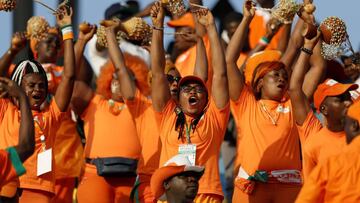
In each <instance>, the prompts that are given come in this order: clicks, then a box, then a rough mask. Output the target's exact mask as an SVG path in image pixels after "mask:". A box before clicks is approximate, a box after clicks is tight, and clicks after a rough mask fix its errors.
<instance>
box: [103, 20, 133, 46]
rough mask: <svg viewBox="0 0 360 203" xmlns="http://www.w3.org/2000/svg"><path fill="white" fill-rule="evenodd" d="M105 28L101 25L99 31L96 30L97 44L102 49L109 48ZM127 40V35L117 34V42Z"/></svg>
mask: <svg viewBox="0 0 360 203" xmlns="http://www.w3.org/2000/svg"><path fill="white" fill-rule="evenodd" d="M105 29H106V28H105V27H104V26H102V25H100V26H99V27H98V29H97V30H96V36H97V41H96V42H97V43H98V44H99V45H100V46H102V47H108V43H107V40H106V32H105ZM124 38H126V34H125V33H124V32H121V31H119V32H117V34H116V40H117V41H118V42H120V41H121V39H124Z"/></svg>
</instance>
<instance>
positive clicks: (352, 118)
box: [296, 102, 360, 203]
mask: <svg viewBox="0 0 360 203" xmlns="http://www.w3.org/2000/svg"><path fill="white" fill-rule="evenodd" d="M359 126H360V102H355V103H354V104H353V105H351V106H350V107H349V109H348V111H347V115H346V118H345V132H346V141H347V143H348V145H347V146H346V147H345V148H344V150H343V151H342V152H341V153H340V154H338V155H335V156H332V157H329V158H328V159H327V161H325V162H323V163H320V164H319V165H317V166H316V167H315V168H314V170H313V171H312V172H311V173H310V176H309V178H308V179H307V180H306V182H305V184H304V186H303V188H302V190H301V192H300V194H299V196H298V198H297V200H296V203H303V202H304V203H305V202H308V203H310V202H313V203H321V202H334V203H335V202H359V199H360V193H359V191H360V185H359V183H360V176H359V174H360V164H359V160H360V136H359V135H360V127H359Z"/></svg>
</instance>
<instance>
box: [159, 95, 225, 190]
mask: <svg viewBox="0 0 360 203" xmlns="http://www.w3.org/2000/svg"><path fill="white" fill-rule="evenodd" d="M175 107H176V104H175V102H174V101H173V100H170V101H169V102H168V103H167V105H166V106H165V108H164V110H163V111H162V112H161V113H159V112H157V113H156V119H157V122H158V124H159V129H160V139H161V144H162V146H161V155H160V166H163V165H164V164H165V162H166V161H167V160H169V159H170V158H171V157H173V156H174V155H176V154H178V150H179V145H180V144H187V142H186V139H178V134H179V133H178V131H176V130H175V122H176V118H177V116H176V114H175V112H174V109H175ZM229 114H230V109H229V105H227V106H226V107H224V108H223V109H218V108H217V107H216V106H215V102H214V101H213V100H212V98H211V99H210V101H209V107H208V109H207V111H206V112H205V114H204V115H203V117H202V118H201V119H200V121H199V123H198V124H197V126H196V129H195V131H194V132H193V131H191V133H190V140H191V143H192V144H195V145H196V159H195V164H196V165H200V166H205V168H206V170H205V173H204V175H203V176H202V178H201V179H200V181H199V192H198V194H205V193H206V194H217V195H222V190H221V183H220V177H219V165H218V161H219V152H220V145H221V143H222V141H223V138H224V135H225V130H226V126H227V121H228V119H229ZM185 116H186V115H185ZM186 117H187V118H186V122H187V123H190V121H191V118H190V117H188V116H186ZM184 134H185V132H184Z"/></svg>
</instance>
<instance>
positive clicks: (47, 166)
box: [34, 116, 52, 176]
mask: <svg viewBox="0 0 360 203" xmlns="http://www.w3.org/2000/svg"><path fill="white" fill-rule="evenodd" d="M39 117H41V118H39ZM34 124H35V130H36V133H38V134H39V135H40V141H41V152H40V153H39V154H38V155H37V173H36V174H37V176H40V175H42V174H45V173H48V172H51V171H52V149H51V148H50V149H46V142H45V139H46V138H45V132H44V129H45V119H44V117H43V116H34Z"/></svg>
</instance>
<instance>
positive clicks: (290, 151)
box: [231, 86, 301, 175]
mask: <svg viewBox="0 0 360 203" xmlns="http://www.w3.org/2000/svg"><path fill="white" fill-rule="evenodd" d="M262 104H264V105H265V106H266V109H267V112H268V113H270V114H271V115H273V117H275V116H274V115H275V114H277V115H278V120H277V125H274V124H273V123H272V121H271V118H270V116H268V114H267V113H266V111H265V110H264V108H263V106H262ZM279 105H282V108H280V107H279ZM231 106H232V110H233V116H234V119H235V121H236V125H237V130H238V135H239V137H238V144H239V145H238V146H237V158H236V162H235V163H236V166H241V167H242V168H243V169H244V170H245V171H246V172H247V173H248V174H249V175H253V174H254V173H255V171H256V170H265V171H272V170H282V169H284V170H285V169H295V170H299V171H300V170H301V161H300V140H299V136H298V132H297V129H296V125H295V121H294V116H293V113H292V110H291V101H290V100H287V101H285V102H283V103H278V102H276V101H272V100H259V101H257V100H256V99H255V96H254V95H253V93H252V92H251V90H250V88H249V87H248V86H245V87H244V88H243V90H242V92H241V94H240V97H239V99H238V100H237V101H236V102H231Z"/></svg>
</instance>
